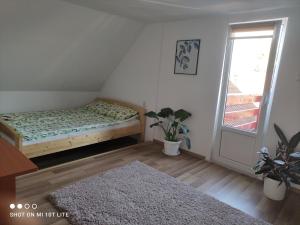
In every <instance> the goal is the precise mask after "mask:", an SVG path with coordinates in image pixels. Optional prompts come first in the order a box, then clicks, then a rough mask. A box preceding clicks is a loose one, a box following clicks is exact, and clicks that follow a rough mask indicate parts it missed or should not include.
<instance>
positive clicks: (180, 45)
mask: <svg viewBox="0 0 300 225" xmlns="http://www.w3.org/2000/svg"><path fill="white" fill-rule="evenodd" d="M200 42H201V40H200V39H193V40H178V41H177V43H176V53H175V65H174V74H187V75H197V69H198V58H199V51H200Z"/></svg>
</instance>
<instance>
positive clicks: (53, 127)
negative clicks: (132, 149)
mask: <svg viewBox="0 0 300 225" xmlns="http://www.w3.org/2000/svg"><path fill="white" fill-rule="evenodd" d="M118 110H120V109H118ZM101 112H102V111H101ZM101 112H100V113H99V110H98V109H97V110H94V108H91V107H90V106H89V107H79V108H74V109H65V110H52V111H39V112H28V113H8V114H0V119H1V122H2V123H5V124H6V125H7V126H9V127H11V128H12V129H14V130H15V131H16V132H17V133H19V134H20V135H22V138H23V145H31V144H36V143H42V142H47V141H51V140H59V139H64V138H68V137H73V136H78V135H83V134H88V133H92V132H99V131H104V130H109V129H115V128H121V127H126V126H133V125H136V124H138V123H139V120H138V119H137V113H136V112H135V113H134V112H132V113H130V114H129V115H128V116H126V117H124V114H122V117H120V116H119V117H113V116H110V115H107V113H106V114H105V115H103V114H102V113H101ZM126 113H127V114H128V112H126Z"/></svg>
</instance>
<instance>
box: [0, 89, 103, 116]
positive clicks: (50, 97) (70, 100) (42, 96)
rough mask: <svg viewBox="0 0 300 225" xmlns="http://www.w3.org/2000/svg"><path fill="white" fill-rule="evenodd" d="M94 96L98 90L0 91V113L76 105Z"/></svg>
mask: <svg viewBox="0 0 300 225" xmlns="http://www.w3.org/2000/svg"><path fill="white" fill-rule="evenodd" d="M96 97H99V93H98V92H74V91H73V92H72V91H70V92H63V91H56V92H51V91H0V113H8V112H29V111H38V110H49V109H63V108H69V107H76V106H80V105H84V104H86V103H89V102H90V101H92V100H93V99H94V98H96Z"/></svg>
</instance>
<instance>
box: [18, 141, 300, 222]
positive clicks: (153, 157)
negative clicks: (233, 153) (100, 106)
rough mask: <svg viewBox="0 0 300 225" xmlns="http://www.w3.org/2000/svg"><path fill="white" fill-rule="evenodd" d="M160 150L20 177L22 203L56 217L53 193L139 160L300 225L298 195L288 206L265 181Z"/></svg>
mask: <svg viewBox="0 0 300 225" xmlns="http://www.w3.org/2000/svg"><path fill="white" fill-rule="evenodd" d="M161 148H162V147H161V146H160V145H159V144H154V143H146V144H139V145H135V146H132V147H127V148H125V149H122V150H118V151H115V152H112V153H104V154H102V155H96V156H93V157H90V158H86V159H82V160H79V161H75V162H71V163H67V164H63V165H60V166H56V167H52V168H48V169H44V170H41V171H38V172H36V173H33V174H30V175H26V176H22V177H18V179H17V198H18V202H21V203H23V204H24V203H35V204H37V205H38V209H37V210H36V211H42V212H57V211H56V210H55V209H54V208H53V207H52V205H51V204H50V203H49V202H48V200H47V195H48V193H49V192H51V191H54V190H56V189H58V188H60V187H63V186H65V185H67V184H70V183H72V182H75V181H77V180H80V179H82V178H85V177H88V176H91V175H94V174H97V173H102V172H104V171H105V170H108V169H111V168H114V167H118V166H122V165H124V164H127V163H129V162H131V161H133V160H139V161H141V162H143V163H145V164H148V165H149V166H152V167H154V168H156V169H158V170H160V171H163V172H165V173H167V174H169V175H171V176H174V177H176V178H177V179H178V180H181V181H182V182H184V183H187V184H190V185H192V186H193V187H195V188H196V189H197V190H199V191H202V192H205V193H207V194H208V195H211V196H213V197H215V198H217V199H219V200H220V201H223V202H225V203H227V204H229V205H231V206H233V207H235V208H238V209H240V210H242V211H244V212H246V213H248V214H250V215H252V216H255V217H258V218H263V219H265V220H267V221H269V222H271V223H273V224H276V225H296V224H298V225H299V224H300V196H299V195H298V194H296V193H293V192H290V193H289V194H288V197H287V199H286V200H285V201H283V202H274V201H271V200H269V199H267V198H265V197H264V196H263V194H262V182H261V181H258V180H255V179H253V178H250V177H247V176H244V175H241V174H239V173H236V172H233V171H230V170H228V169H225V168H223V167H221V166H218V165H216V164H213V163H209V162H206V161H204V160H201V159H198V158H195V157H193V156H190V155H188V154H182V155H180V156H176V157H168V156H165V155H163V154H162V153H161ZM17 221H20V224H22V225H25V224H30V225H35V224H43V225H44V224H48V225H50V224H52V225H65V224H68V222H67V220H66V219H63V218H57V217H51V218H32V219H31V220H29V219H28V220H27V223H25V220H24V218H22V220H21V219H18V220H16V221H15V223H14V224H19V223H17ZM241 224H243V223H242V221H241Z"/></svg>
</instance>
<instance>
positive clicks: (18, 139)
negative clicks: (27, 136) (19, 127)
mask: <svg viewBox="0 0 300 225" xmlns="http://www.w3.org/2000/svg"><path fill="white" fill-rule="evenodd" d="M0 132H2V133H3V134H5V135H6V136H7V137H9V138H11V139H12V140H13V141H14V142H15V147H16V148H17V149H18V150H22V135H21V134H19V133H18V132H17V131H15V130H14V129H13V128H11V127H10V126H8V125H7V123H6V122H5V121H4V120H2V119H1V118H0ZM4 139H5V137H4Z"/></svg>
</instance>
